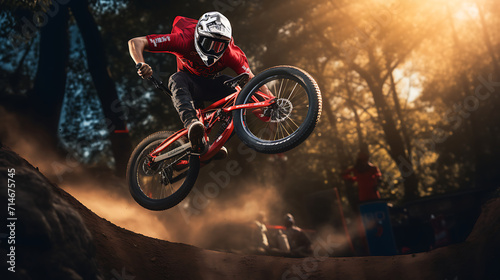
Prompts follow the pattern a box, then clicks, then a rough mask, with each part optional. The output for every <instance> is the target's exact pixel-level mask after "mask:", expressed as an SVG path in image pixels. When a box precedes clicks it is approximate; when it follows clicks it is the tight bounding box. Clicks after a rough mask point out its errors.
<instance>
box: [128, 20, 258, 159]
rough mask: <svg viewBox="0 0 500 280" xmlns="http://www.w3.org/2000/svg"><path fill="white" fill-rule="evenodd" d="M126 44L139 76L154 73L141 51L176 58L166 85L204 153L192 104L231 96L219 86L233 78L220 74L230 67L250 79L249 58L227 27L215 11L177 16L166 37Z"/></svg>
mask: <svg viewBox="0 0 500 280" xmlns="http://www.w3.org/2000/svg"><path fill="white" fill-rule="evenodd" d="M128 45H129V52H130V56H131V57H132V59H133V60H134V62H135V63H136V64H140V68H139V70H138V71H137V73H138V74H139V76H141V77H142V78H146V79H147V78H149V77H151V75H152V74H153V70H152V68H151V66H149V65H148V64H147V63H145V61H144V57H143V52H144V51H147V52H153V53H171V54H174V55H175V56H176V57H177V72H176V73H175V74H173V75H172V76H170V79H169V83H168V87H169V89H170V91H171V92H172V95H173V96H172V101H173V103H174V106H175V108H176V110H177V112H178V113H179V116H180V118H181V121H182V122H183V124H184V126H185V127H186V128H187V129H188V138H189V140H190V141H191V144H192V146H193V150H195V151H196V150H197V151H203V150H204V146H205V143H204V137H203V135H204V132H205V128H204V126H203V124H202V123H201V122H200V121H199V120H198V118H197V116H196V110H195V107H194V104H197V103H198V102H203V101H214V100H218V99H221V98H224V97H225V96H227V95H229V94H231V93H232V92H233V90H232V89H230V88H228V87H226V86H224V85H223V83H224V81H226V80H228V79H230V78H231V77H229V76H226V75H218V73H219V72H221V71H222V70H224V69H226V68H231V69H232V70H234V72H236V74H242V73H248V74H249V76H250V78H253V77H254V75H253V73H252V71H251V70H250V67H249V65H248V60H247V57H246V56H245V54H244V53H243V51H242V50H241V49H240V48H239V47H238V46H236V45H235V44H234V39H233V37H232V28H231V23H230V22H229V20H228V19H227V18H226V17H225V16H224V15H222V14H221V13H219V12H208V13H205V14H203V15H202V16H201V18H200V19H199V20H195V19H191V18H186V17H181V16H178V17H176V18H175V20H174V22H173V25H172V31H171V33H170V34H151V35H147V36H143V37H137V38H133V39H131V40H130V41H129V42H128ZM226 153H227V151H226Z"/></svg>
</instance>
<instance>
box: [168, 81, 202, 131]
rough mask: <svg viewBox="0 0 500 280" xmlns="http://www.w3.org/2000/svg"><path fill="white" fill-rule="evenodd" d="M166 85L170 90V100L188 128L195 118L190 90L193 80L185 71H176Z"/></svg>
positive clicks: (191, 90) (192, 88) (191, 89)
mask: <svg viewBox="0 0 500 280" xmlns="http://www.w3.org/2000/svg"><path fill="white" fill-rule="evenodd" d="M168 87H169V89H170V91H171V92H172V102H173V103H174V107H175V109H176V110H177V113H178V114H179V117H180V118H181V121H182V123H183V124H184V127H186V128H188V126H189V124H190V123H191V122H192V120H193V119H197V117H196V110H195V108H194V104H193V98H192V96H191V92H193V91H194V82H193V80H192V79H191V77H190V75H189V74H188V73H185V72H177V73H174V74H173V75H172V76H170V79H169V81H168Z"/></svg>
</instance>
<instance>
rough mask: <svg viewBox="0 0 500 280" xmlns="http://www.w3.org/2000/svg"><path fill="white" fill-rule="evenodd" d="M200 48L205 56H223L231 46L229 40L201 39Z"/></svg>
mask: <svg viewBox="0 0 500 280" xmlns="http://www.w3.org/2000/svg"><path fill="white" fill-rule="evenodd" d="M198 44H199V46H200V48H201V50H202V51H203V52H204V53H205V54H210V55H221V54H222V53H224V51H225V50H226V48H227V46H228V45H229V40H223V39H215V38H210V37H204V36H202V37H200V40H199V43H198Z"/></svg>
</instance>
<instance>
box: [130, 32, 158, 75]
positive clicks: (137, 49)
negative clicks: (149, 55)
mask: <svg viewBox="0 0 500 280" xmlns="http://www.w3.org/2000/svg"><path fill="white" fill-rule="evenodd" d="M128 51H129V53H130V56H131V57H132V59H133V60H134V62H135V64H138V63H142V66H141V68H139V70H137V74H139V76H141V77H142V78H149V77H150V76H151V75H153V69H151V66H149V65H148V64H146V63H144V56H143V55H142V53H143V52H144V51H149V44H148V40H147V39H146V37H136V38H133V39H130V40H129V41H128Z"/></svg>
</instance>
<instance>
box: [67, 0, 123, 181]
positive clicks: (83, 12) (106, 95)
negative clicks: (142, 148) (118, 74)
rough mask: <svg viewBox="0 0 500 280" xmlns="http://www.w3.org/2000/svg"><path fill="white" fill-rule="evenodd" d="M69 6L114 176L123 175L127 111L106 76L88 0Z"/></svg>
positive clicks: (99, 41) (101, 49)
mask: <svg viewBox="0 0 500 280" xmlns="http://www.w3.org/2000/svg"><path fill="white" fill-rule="evenodd" d="M69 6H70V8H71V11H72V12H73V15H74V17H75V19H76V22H77V24H78V28H79V29H80V32H81V34H82V37H83V41H84V43H85V49H86V52H87V62H88V66H89V71H90V74H91V76H92V80H93V81H94V85H95V87H96V90H97V94H98V96H99V99H100V101H101V106H102V109H103V112H104V117H105V118H106V121H107V124H108V131H109V134H110V140H111V149H112V152H113V156H114V158H115V167H116V173H117V175H120V176H123V175H125V171H126V168H127V162H128V157H129V155H130V153H131V151H132V143H131V140H130V135H129V133H128V130H127V126H126V123H125V112H126V108H125V107H124V106H123V105H122V104H121V101H120V99H119V97H118V93H117V91H116V87H115V83H114V81H113V80H112V79H111V77H110V75H109V73H108V63H107V59H106V54H105V52H104V44H103V42H102V38H101V34H100V33H99V30H98V28H97V24H96V22H95V20H94V18H93V16H92V14H91V13H90V11H89V9H88V2H87V0H73V1H71V2H70V3H69Z"/></svg>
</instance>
